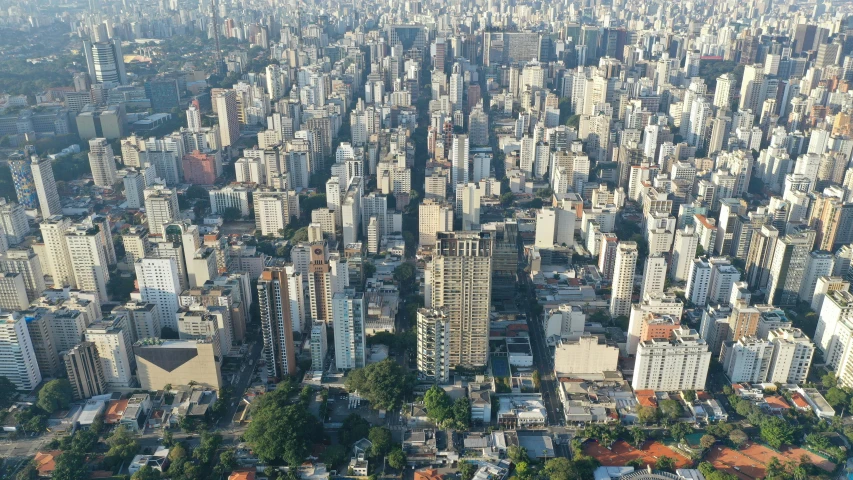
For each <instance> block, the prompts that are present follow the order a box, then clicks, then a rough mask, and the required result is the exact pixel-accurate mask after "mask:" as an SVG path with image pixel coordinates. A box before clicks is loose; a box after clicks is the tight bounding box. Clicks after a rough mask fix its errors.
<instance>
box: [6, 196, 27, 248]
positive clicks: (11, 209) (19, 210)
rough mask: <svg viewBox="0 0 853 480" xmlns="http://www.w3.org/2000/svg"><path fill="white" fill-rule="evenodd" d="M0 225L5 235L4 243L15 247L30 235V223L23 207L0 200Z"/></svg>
mask: <svg viewBox="0 0 853 480" xmlns="http://www.w3.org/2000/svg"><path fill="white" fill-rule="evenodd" d="M0 225H2V231H3V232H5V233H6V243H8V244H9V245H17V244H19V243H21V242H23V241H24V239H25V238H27V235H29V234H30V223H29V219H28V217H27V212H26V210H25V209H24V207H23V206H22V205H20V204H18V203H15V202H7V201H6V200H5V199H0Z"/></svg>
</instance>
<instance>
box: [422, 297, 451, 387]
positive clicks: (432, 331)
mask: <svg viewBox="0 0 853 480" xmlns="http://www.w3.org/2000/svg"><path fill="white" fill-rule="evenodd" d="M417 319H418V357H417V358H418V378H419V379H421V380H425V381H428V382H435V383H439V384H441V383H447V382H449V381H450V362H449V356H448V352H449V350H450V321H449V319H448V318H447V314H446V312H445V311H444V310H442V309H437V310H435V309H429V308H421V309H419V310H418V317H417Z"/></svg>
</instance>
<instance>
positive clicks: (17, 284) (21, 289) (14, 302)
mask: <svg viewBox="0 0 853 480" xmlns="http://www.w3.org/2000/svg"><path fill="white" fill-rule="evenodd" d="M29 306H30V301H29V299H27V286H26V284H24V276H23V275H22V274H20V273H12V272H4V273H0V309H3V310H7V311H8V310H13V311H19V310H26V309H27V308H29Z"/></svg>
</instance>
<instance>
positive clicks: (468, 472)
mask: <svg viewBox="0 0 853 480" xmlns="http://www.w3.org/2000/svg"><path fill="white" fill-rule="evenodd" d="M475 473H477V465H476V464H474V463H471V462H468V461H465V460H460V461H459V477H460V478H461V479H462V480H471V479H472V478H474V474H475Z"/></svg>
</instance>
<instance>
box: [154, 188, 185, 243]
mask: <svg viewBox="0 0 853 480" xmlns="http://www.w3.org/2000/svg"><path fill="white" fill-rule="evenodd" d="M145 216H146V217H147V218H148V230H149V231H150V232H151V234H154V235H165V233H166V231H165V228H166V225H168V224H170V223H172V222H174V221H175V220H177V219H178V218H179V217H180V208H179V207H178V193H177V192H176V191H175V189H173V188H168V187H166V186H165V185H162V184H155V185H152V186H150V187H148V188H146V189H145Z"/></svg>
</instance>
